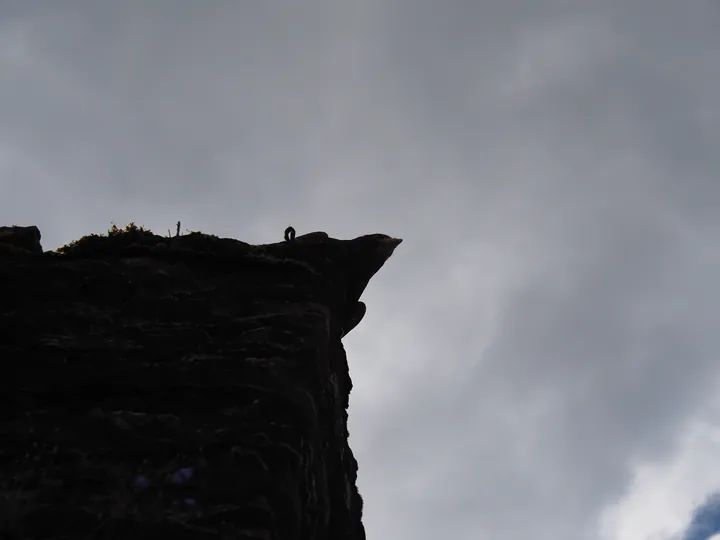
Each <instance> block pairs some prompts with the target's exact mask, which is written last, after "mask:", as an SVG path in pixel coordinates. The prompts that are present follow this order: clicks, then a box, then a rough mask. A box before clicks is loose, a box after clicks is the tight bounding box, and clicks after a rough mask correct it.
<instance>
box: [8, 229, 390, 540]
mask: <svg viewBox="0 0 720 540" xmlns="http://www.w3.org/2000/svg"><path fill="white" fill-rule="evenodd" d="M400 242H401V240H399V239H393V238H390V237H388V236H386V235H368V236H362V237H359V238H356V239H354V240H336V239H333V238H329V237H327V235H324V234H323V233H312V234H310V235H304V236H297V237H294V231H293V236H292V239H289V240H288V241H285V242H280V243H277V244H269V245H259V246H254V245H249V244H246V243H244V242H240V241H237V240H233V239H227V238H217V237H215V236H212V235H206V234H201V233H191V234H187V235H179V224H178V233H177V234H176V235H175V236H172V237H171V236H168V237H161V236H157V235H155V234H153V233H152V232H150V231H148V230H145V229H143V228H139V227H136V226H135V225H134V224H130V225H128V226H127V227H126V228H125V229H118V228H116V227H114V226H113V228H112V229H111V230H110V231H109V233H108V235H107V236H98V235H91V236H86V237H84V238H81V239H80V240H78V241H76V242H73V243H71V244H69V245H67V246H63V247H62V248H60V249H58V250H57V251H55V252H44V253H43V252H42V248H41V247H40V231H39V230H38V229H37V228H36V227H0V359H1V360H0V390H1V392H0V403H2V406H1V407H0V537H1V538H3V539H13V538H17V539H20V538H22V539H30V538H37V539H49V538H54V539H75V538H123V539H126V538H153V539H155V538H165V537H167V538H174V539H182V538H188V539H202V538H213V539H217V538H233V539H250V538H255V539H273V540H292V539H298V540H306V539H308V540H309V539H318V540H321V539H328V540H330V539H332V540H335V539H340V538H342V539H348V540H356V539H363V538H365V532H364V529H363V525H362V523H361V517H362V499H361V497H360V495H359V494H358V491H357V487H356V477H357V462H356V461H355V458H354V457H353V454H352V451H351V450H350V448H349V447H348V442H347V438H348V430H347V418H348V416H347V407H348V397H349V393H350V390H351V388H352V382H351V379H350V376H349V372H348V365H347V359H346V356H345V352H344V349H343V346H342V342H341V338H342V336H343V335H345V334H347V332H349V331H350V330H352V328H354V326H355V325H357V324H358V323H359V322H360V320H361V319H362V317H363V315H364V314H365V305H364V304H363V303H362V302H360V301H359V299H360V296H361V294H362V292H363V290H364V289H365V287H366V285H367V284H368V282H369V280H370V278H371V277H372V276H373V275H374V274H375V273H376V272H377V271H378V270H379V269H380V268H381V267H382V265H383V264H384V263H385V261H386V260H387V259H388V257H390V255H391V254H392V253H393V250H394V249H395V248H396V247H397V245H398V244H399V243H400Z"/></svg>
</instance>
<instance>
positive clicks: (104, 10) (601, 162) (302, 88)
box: [0, 0, 720, 540]
mask: <svg viewBox="0 0 720 540" xmlns="http://www.w3.org/2000/svg"><path fill="white" fill-rule="evenodd" d="M719 21H720V10H718V9H717V6H716V5H714V4H712V3H710V2H705V3H692V5H690V4H687V3H678V2H673V1H670V0H640V1H638V2H626V1H624V0H608V1H606V2H600V3H598V2H590V1H587V2H583V1H579V2H574V3H572V6H569V5H568V3H567V2H563V1H560V0H557V1H556V0H548V1H544V2H537V1H534V0H507V1H506V0H502V1H500V0H497V1H494V2H493V1H490V2H464V1H461V0H460V1H448V2H442V3H438V2H436V1H433V0H364V1H358V2H352V3H337V2H322V1H320V0H311V1H308V2H304V3H303V4H302V6H299V5H291V3H289V2H288V3H282V2H281V3H278V4H273V5H270V4H268V3H256V2H223V1H217V2H211V3H203V4H202V6H200V5H199V4H197V3H196V2H192V1H189V0H173V1H172V2H170V1H168V2H163V1H162V0H158V1H156V2H153V3H152V5H149V4H147V3H145V2H133V1H131V0H129V1H127V2H123V3H114V4H112V5H110V4H108V5H105V4H102V5H101V4H91V3H88V2H84V1H80V0H67V1H65V2H63V4H62V6H59V5H56V4H55V3H52V2H45V3H43V2H15V3H13V2H5V3H2V7H0V78H2V82H3V84H0V117H1V118H2V122H1V123H0V187H1V188H2V191H1V192H0V213H1V214H2V216H3V220H5V221H6V222H9V223H19V224H27V225H29V224H37V225H38V226H40V229H41V231H42V233H43V245H44V247H46V248H48V249H50V248H54V247H57V246H58V245H60V244H62V243H63V242H67V241H70V240H72V239H74V238H77V237H78V236H80V235H82V234H85V233H87V232H101V231H103V230H106V229H107V227H108V226H109V224H110V222H111V221H114V222H116V223H118V224H120V225H122V224H123V223H126V222H128V221H131V220H135V221H137V222H138V223H139V224H143V225H146V226H149V227H151V228H153V229H154V230H156V231H157V232H159V233H163V232H165V231H166V230H167V229H168V228H172V227H174V224H175V223H176V222H177V221H178V220H180V221H181V222H182V228H183V229H184V228H186V227H188V228H191V229H201V230H204V231H207V232H212V233H215V234H218V235H221V236H231V237H237V238H240V239H242V240H245V241H249V242H272V241H280V240H281V239H282V233H283V231H284V229H285V227H287V226H288V225H292V226H294V227H295V228H296V230H297V231H298V234H302V233H303V232H308V231H312V230H327V231H328V232H329V233H330V234H331V235H332V236H336V237H345V238H347V237H354V236H357V235H359V234H363V233H368V232H385V233H388V234H392V235H395V236H399V237H402V238H404V239H405V241H404V243H403V245H402V248H401V249H400V251H398V253H397V254H396V255H395V256H393V259H392V261H391V263H392V264H389V265H387V267H386V268H383V271H382V272H381V273H380V274H379V275H378V276H377V277H376V279H375V280H374V281H373V283H372V284H371V285H370V287H369V288H368V290H367V291H366V293H365V298H364V300H365V301H366V302H367V304H368V314H367V316H366V317H365V319H364V321H363V323H362V325H360V326H359V327H358V328H357V329H356V330H354V331H353V333H352V334H351V335H350V336H349V337H348V339H347V340H346V347H347V348H348V351H349V360H350V364H351V372H352V376H353V380H354V382H355V389H354V392H353V395H352V396H351V410H350V432H351V434H352V440H351V443H352V445H353V448H354V449H355V451H356V453H357V454H358V458H359V462H360V471H359V482H360V487H361V491H362V493H363V496H364V499H365V515H366V525H367V530H368V536H377V537H388V538H398V539H403V538H416V539H418V540H422V539H423V538H437V537H446V536H447V537H453V538H457V539H462V538H473V539H475V538H483V537H488V538H494V539H497V540H515V539H517V538H524V537H532V538H536V539H538V540H545V539H552V540H597V538H598V537H599V535H600V533H599V532H598V529H597V521H598V516H600V515H601V514H603V513H604V512H605V511H606V508H608V506H609V505H612V504H613V503H615V502H617V501H618V500H620V501H623V502H627V501H638V500H642V501H646V499H645V498H644V497H646V496H649V495H643V497H640V498H637V499H636V498H633V497H634V495H633V493H635V492H634V491H633V489H634V487H633V486H634V484H633V482H634V481H635V480H634V479H636V477H637V478H644V477H643V476H642V474H640V473H638V472H637V471H641V470H647V467H650V468H652V467H651V466H652V465H657V464H665V463H666V462H668V460H670V459H671V458H672V457H673V456H674V455H675V454H674V452H675V451H676V449H677V447H682V442H683V441H685V440H686V439H687V438H688V437H691V436H690V435H688V432H686V430H685V426H686V425H687V424H688V422H691V421H693V420H694V419H696V417H697V414H698V413H697V410H698V408H699V407H701V406H702V403H703V401H705V400H706V399H707V396H709V395H711V394H712V393H713V392H714V386H713V385H714V381H715V379H716V376H717V375H718V369H717V352H718V350H720V342H719V340H720V338H719V337H718V334H717V329H716V321H717V319H718V317H717V307H716V306H718V305H720V288H719V287H718V285H717V276H718V272H719V271H720V255H719V254H718V250H717V249H716V244H717V237H718V233H720V216H718V213H717V208H718V207H719V206H720V183H718V182H717V171H718V169H720V161H719V160H718V153H717V151H716V150H717V149H716V146H717V144H716V141H717V140H720V132H718V127H717V126H718V125H720V124H718V122H717V120H718V116H717V110H718V108H717V96H718V95H720V77H719V76H718V74H717V70H716V64H717V58H716V56H717V54H716V51H717V49H718V46H720V41H719V39H720V37H719V35H718V32H717V25H718V22H719ZM717 418H720V414H719V413H717V412H716V414H715V417H714V419H713V418H707V419H706V421H707V422H708V423H710V424H712V423H714V422H715V420H717ZM658 466H659V465H658ZM643 467H645V469H643ZM658 474H659V473H658ZM705 476H708V477H710V476H712V475H710V474H706V475H705ZM702 477H703V475H700V474H691V475H689V476H688V478H690V479H689V480H688V483H689V484H692V486H694V487H686V488H683V489H684V490H685V491H686V492H687V493H688V495H687V496H683V498H681V499H676V498H672V497H668V499H667V501H666V503H667V504H665V503H663V504H660V503H658V505H659V506H658V508H663V509H664V510H663V511H664V512H665V514H670V513H672V514H673V515H676V516H685V514H686V513H687V514H688V515H689V512H690V510H691V508H692V504H691V502H690V501H691V500H693V498H695V497H698V496H704V495H705V493H707V492H708V490H711V489H715V488H716V486H714V487H713V486H707V485H705V484H703V483H702ZM653 485H654V486H655V487H658V486H661V485H662V483H656V484H653ZM700 487H702V489H700ZM648 489H649V488H648ZM641 491H642V493H650V492H651V491H652V490H649V491H648V490H641ZM685 491H683V493H685ZM638 497H639V496H638ZM626 499H627V500H626ZM628 504H630V503H629V502H628ZM632 504H637V506H634V508H641V507H643V505H642V504H641V503H632ZM653 507H654V506H653ZM670 508H674V509H675V510H674V512H671V511H670V510H668V509H670ZM519 512H521V514H522V519H518V515H519ZM620 513H621V514H622V515H623V516H625V517H623V518H622V520H621V521H622V523H623V525H622V529H621V530H623V531H626V530H630V531H645V530H646V529H644V528H643V527H642V526H640V525H638V526H637V527H633V524H635V525H637V516H638V515H639V514H638V513H633V512H626V513H623V512H620ZM685 517H687V516H685ZM678 519H680V518H679V517H678ZM633 520H635V521H633ZM680 522H681V521H678V523H680ZM618 526H620V525H618ZM618 530H620V529H618ZM608 534H609V535H610V536H607V537H606V538H605V539H604V540H626V538H627V539H628V540H638V537H628V536H627V535H626V536H619V535H621V534H624V533H620V532H617V531H615V530H613V531H611V532H609V533H608ZM612 534H615V535H616V536H615V537H613V536H612ZM642 540H645V539H642Z"/></svg>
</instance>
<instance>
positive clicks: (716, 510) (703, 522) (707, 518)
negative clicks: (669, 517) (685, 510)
mask: <svg viewBox="0 0 720 540" xmlns="http://www.w3.org/2000/svg"><path fill="white" fill-rule="evenodd" d="M716 533H720V493H714V494H712V495H710V496H709V497H708V498H707V500H706V501H705V502H704V503H703V504H702V505H700V507H698V508H697V510H695V512H694V514H693V517H692V521H691V522H690V525H688V528H687V530H686V531H685V534H684V535H683V537H682V540H709V539H710V540H712V539H711V537H714V536H715V534H716Z"/></svg>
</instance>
